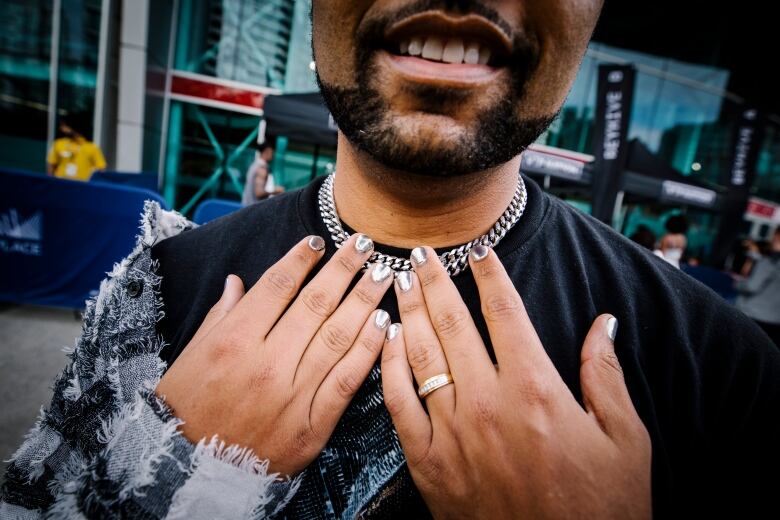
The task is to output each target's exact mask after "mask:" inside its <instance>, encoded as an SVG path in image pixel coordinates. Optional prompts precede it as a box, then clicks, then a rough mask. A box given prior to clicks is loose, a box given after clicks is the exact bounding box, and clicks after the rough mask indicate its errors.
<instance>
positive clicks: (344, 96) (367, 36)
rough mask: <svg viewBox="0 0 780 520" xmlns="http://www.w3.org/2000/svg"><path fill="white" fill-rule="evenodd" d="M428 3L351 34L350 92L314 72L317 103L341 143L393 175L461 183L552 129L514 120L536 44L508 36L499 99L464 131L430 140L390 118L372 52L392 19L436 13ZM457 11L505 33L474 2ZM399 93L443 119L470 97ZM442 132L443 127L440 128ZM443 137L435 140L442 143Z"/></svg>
mask: <svg viewBox="0 0 780 520" xmlns="http://www.w3.org/2000/svg"><path fill="white" fill-rule="evenodd" d="M440 3H441V2H438V1H436V0H421V1H420V2H417V3H415V4H413V5H411V6H408V7H407V8H405V9H403V10H402V11H401V12H398V13H395V14H393V15H391V16H389V17H386V18H382V19H377V20H373V21H371V22H367V23H366V25H365V27H364V28H362V29H361V30H359V31H358V32H357V34H356V46H355V49H356V51H355V52H356V59H355V64H356V71H355V86H354V87H342V86H337V85H331V84H329V83H328V82H326V81H324V80H323V79H322V77H321V76H320V74H319V72H317V74H316V78H317V83H318V85H319V87H320V91H321V92H322V96H323V99H324V101H325V104H326V105H327V107H328V109H329V110H330V112H331V115H332V116H333V119H334V120H335V122H336V124H337V125H338V127H339V130H340V131H341V132H342V133H343V134H344V136H345V137H346V138H347V140H349V142H350V143H351V144H352V145H353V146H355V147H356V148H358V149H359V150H361V151H363V152H365V153H367V154H368V155H370V156H371V157H372V158H373V159H374V160H376V161H378V162H379V163H380V164H382V165H384V166H386V167H388V168H391V169H394V170H399V171H406V172H409V173H413V174H416V175H423V176H433V177H452V176H461V175H466V174H469V173H473V172H478V171H483V170H488V169H490V168H494V167H496V166H498V165H500V164H503V163H506V162H507V161H509V160H511V159H512V158H514V157H516V156H517V155H518V154H520V153H521V152H522V151H523V150H525V149H526V148H527V147H528V145H530V144H531V143H533V142H534V141H535V140H536V139H537V138H538V137H539V136H540V135H541V134H542V133H543V132H544V131H545V130H546V129H547V128H548V127H549V125H550V124H551V123H552V121H553V120H554V119H555V117H556V116H557V114H551V115H549V116H545V117H539V118H522V117H520V116H519V115H518V108H519V107H520V106H521V104H522V103H523V96H524V93H525V91H526V84H527V82H528V78H529V77H530V76H531V74H533V71H534V70H535V68H536V66H537V64H538V61H539V51H538V45H536V44H535V43H534V42H533V40H531V39H529V38H528V37H527V35H525V34H520V33H515V35H514V37H513V53H512V56H511V57H510V59H509V60H507V63H509V64H510V65H508V66H507V68H508V72H509V77H510V81H508V82H507V84H506V85H505V86H504V89H503V90H504V95H501V96H493V99H492V100H491V103H490V105H489V106H488V107H487V108H485V107H484V106H482V107H479V108H476V107H475V110H474V112H475V113H477V114H478V115H476V117H475V119H474V120H473V122H472V123H471V124H470V125H468V127H461V129H460V130H459V131H458V132H457V134H456V135H455V136H454V137H449V138H446V139H445V138H437V137H436V136H435V135H433V136H432V135H430V134H431V133H430V132H421V133H420V134H418V135H412V134H413V133H414V128H413V125H412V127H411V128H410V126H409V124H408V123H406V124H404V118H403V117H400V118H398V117H397V116H395V115H394V113H393V107H392V106H391V104H390V103H389V102H388V101H386V99H385V97H384V96H383V95H382V93H381V92H380V89H379V88H378V87H377V86H376V85H375V83H376V78H377V77H379V74H378V73H377V71H376V65H375V60H374V59H373V58H374V56H375V51H376V50H377V49H380V48H382V46H383V45H384V44H385V42H384V41H383V35H384V32H385V28H386V27H388V26H389V25H390V24H392V23H393V22H394V21H395V20H398V19H401V18H403V17H405V16H407V15H408V14H411V13H414V12H422V11H424V10H427V9H432V8H435V7H439V5H438V4H440ZM461 3H462V4H467V5H463V6H461V9H462V10H463V11H464V12H475V13H478V14H481V15H482V16H485V17H486V18H488V19H489V20H491V21H493V22H494V23H497V24H499V25H501V26H503V27H506V23H505V22H503V20H502V19H500V17H499V16H498V15H497V14H496V13H495V12H494V11H492V10H491V9H489V8H487V7H485V6H484V5H483V4H482V3H480V2H477V1H465V2H461ZM403 88H404V93H405V94H408V95H409V96H410V97H411V98H413V99H415V100H418V105H419V107H420V108H419V111H420V112H422V113H425V114H433V115H441V116H447V115H448V114H450V113H454V112H456V111H457V110H458V107H460V106H463V105H464V104H465V103H468V102H469V98H470V97H471V96H472V95H473V94H472V93H469V92H465V91H462V90H458V89H451V88H443V87H436V86H431V85H419V84H410V85H406V86H404V87H403ZM441 131H442V132H444V131H445V128H442V129H441ZM442 137H443V136H442Z"/></svg>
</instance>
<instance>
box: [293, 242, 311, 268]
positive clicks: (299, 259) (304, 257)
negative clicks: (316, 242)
mask: <svg viewBox="0 0 780 520" xmlns="http://www.w3.org/2000/svg"><path fill="white" fill-rule="evenodd" d="M306 249H309V248H308V247H307V248H306ZM312 256H313V255H312V253H310V252H308V251H307V252H304V251H300V250H299V251H296V252H295V253H294V254H293V258H294V259H295V262H296V263H298V264H300V265H301V267H308V266H309V265H310V264H311V262H312Z"/></svg>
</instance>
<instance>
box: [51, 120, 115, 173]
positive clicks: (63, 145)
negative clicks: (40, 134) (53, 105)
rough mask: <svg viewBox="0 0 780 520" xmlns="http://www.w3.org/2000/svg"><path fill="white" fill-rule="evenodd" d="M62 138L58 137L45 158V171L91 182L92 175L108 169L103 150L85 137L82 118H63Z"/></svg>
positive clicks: (60, 129)
mask: <svg viewBox="0 0 780 520" xmlns="http://www.w3.org/2000/svg"><path fill="white" fill-rule="evenodd" d="M58 130H59V132H60V135H62V137H60V138H58V139H56V140H55V141H54V144H53V145H52V147H51V150H49V155H48V157H47V159H46V173H47V174H48V175H53V176H54V177H58V178H60V179H70V180H74V181H88V180H89V179H90V177H92V174H93V173H95V172H96V171H98V170H103V169H105V168H106V159H105V157H103V152H102V151H101V150H100V147H98V146H97V145H96V144H95V143H93V142H92V141H90V140H89V139H87V138H86V137H84V135H83V133H82V132H83V123H81V120H80V118H78V117H70V118H61V119H60V124H59V127H58Z"/></svg>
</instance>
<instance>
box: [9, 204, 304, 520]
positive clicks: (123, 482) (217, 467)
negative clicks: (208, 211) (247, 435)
mask: <svg viewBox="0 0 780 520" xmlns="http://www.w3.org/2000/svg"><path fill="white" fill-rule="evenodd" d="M188 227H191V224H190V223H189V222H187V221H186V220H185V219H184V218H183V217H181V216H179V215H177V214H174V213H169V212H163V211H162V210H160V208H159V206H158V205H157V204H155V203H147V207H146V208H145V212H144V218H143V220H142V233H141V236H140V237H139V239H138V244H137V246H136V248H135V249H134V250H133V252H132V253H131V254H130V255H129V256H128V257H127V258H126V259H125V260H123V261H122V262H120V263H119V264H117V265H116V266H114V270H113V271H112V272H111V273H110V274H109V276H108V278H107V279H106V280H104V281H103V282H102V283H101V287H100V292H99V294H98V296H97V297H96V298H95V299H94V300H91V301H89V302H88V303H87V310H86V314H85V319H84V324H83V329H82V334H81V336H80V337H79V338H78V340H77V342H76V346H75V348H74V349H73V350H72V352H71V353H70V357H71V362H70V363H69V364H68V366H67V367H66V368H65V369H64V370H63V372H62V373H61V374H60V375H59V377H58V378H57V380H56V381H55V384H54V396H53V397H52V400H51V403H50V405H49V407H48V408H46V409H41V413H40V416H39V419H38V421H37V423H36V425H35V426H34V427H33V428H32V430H30V432H29V433H28V434H27V436H26V438H25V440H24V442H23V443H22V445H21V446H20V447H19V449H18V450H17V451H16V453H15V454H14V455H13V457H12V459H11V461H10V465H9V466H8V469H7V471H6V474H5V479H4V483H3V485H2V488H0V519H3V520H5V519H6V518H20V519H30V518H115V517H122V518H145V519H146V518H149V519H158V518H160V519H162V518H165V519H174V518H194V519H198V518H204V519H206V518H208V519H212V518H267V517H271V516H274V515H275V514H276V513H278V512H280V511H281V510H282V508H283V507H284V506H285V505H286V504H287V503H288V502H289V500H290V499H291V498H292V496H293V495H294V493H295V492H296V490H297V488H298V483H299V480H298V479H296V480H289V479H283V478H281V477H280V476H279V475H278V474H274V473H269V472H268V461H263V460H260V459H258V458H257V457H256V456H255V455H254V454H253V453H252V452H251V451H249V450H247V449H245V448H241V447H238V446H225V445H224V444H223V443H222V442H220V441H219V440H218V439H217V438H216V437H215V438H212V439H204V440H202V441H201V442H199V443H198V444H192V443H190V442H189V441H188V440H187V439H185V438H184V437H183V436H182V435H181V433H180V431H179V428H178V427H179V425H180V424H181V421H180V420H179V419H177V418H176V417H175V416H174V415H173V414H172V413H171V410H170V409H169V408H168V407H167V406H166V405H165V403H164V402H163V401H162V400H161V399H159V398H158V397H157V396H156V395H155V394H154V391H153V390H154V388H155V387H156V386H157V383H158V382H159V379H160V377H161V376H162V374H163V372H164V370H165V364H164V363H163V362H162V361H161V360H160V358H159V355H158V354H159V351H160V349H161V348H162V346H163V342H162V340H161V338H159V337H158V336H157V333H156V330H155V324H156V322H157V320H158V319H159V318H160V317H161V316H162V302H161V301H160V299H159V284H160V279H159V277H158V276H157V275H156V274H155V271H156V266H155V265H154V262H153V261H152V259H151V254H150V249H151V246H152V245H153V244H154V243H155V242H156V241H157V240H160V239H162V238H166V237H167V236H171V235H173V234H176V233H178V232H181V231H183V230H185V229H187V228H188Z"/></svg>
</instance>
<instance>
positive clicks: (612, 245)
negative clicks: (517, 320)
mask: <svg viewBox="0 0 780 520" xmlns="http://www.w3.org/2000/svg"><path fill="white" fill-rule="evenodd" d="M321 182H322V181H321V179H319V180H316V181H314V182H313V183H311V184H310V185H309V186H307V187H306V188H304V189H303V190H300V191H295V192H290V193H286V194H284V195H281V196H277V197H274V198H272V199H269V200H267V201H264V202H261V203H258V204H256V205H253V206H250V207H248V208H245V209H242V210H241V211H238V212H236V213H234V214H231V215H229V216H227V217H224V218H222V219H219V220H217V221H214V222H211V223H209V224H206V225H204V226H202V227H200V228H197V229H194V230H191V231H186V232H184V233H182V234H181V235H178V236H176V237H173V238H170V239H167V240H164V241H162V242H160V243H159V244H157V245H156V246H155V247H154V249H153V255H154V257H155V258H156V259H158V260H159V262H160V266H159V271H158V272H159V274H161V275H162V298H163V303H164V311H165V318H164V319H163V320H162V321H161V322H160V324H159V332H160V333H161V335H162V336H163V338H164V339H165V340H166V341H167V342H168V343H169V346H168V347H166V348H165V349H164V350H163V353H162V357H163V359H165V360H166V361H169V362H170V361H172V360H175V359H176V357H177V356H178V354H179V353H180V352H181V351H182V349H183V348H184V347H185V346H186V345H187V343H188V341H189V340H190V338H191V337H192V336H193V334H194V333H195V331H196V330H197V328H198V326H199V325H200V323H201V322H202V320H203V318H204V316H205V315H206V313H207V312H208V310H209V308H210V307H211V305H213V304H214V303H215V302H216V301H217V299H218V298H219V296H220V294H221V292H222V289H223V285H224V279H225V276H226V275H227V274H229V273H233V274H236V275H238V276H240V277H241V278H242V280H243V281H244V284H245V285H246V286H247V288H249V287H250V286H252V285H253V284H254V283H255V282H256V281H257V279H258V278H259V277H260V275H261V274H262V273H263V272H264V271H265V270H266V269H267V268H268V267H270V266H271V265H272V264H273V263H274V262H276V261H277V260H278V259H279V258H281V257H282V256H283V255H284V253H286V252H287V251H288V250H289V249H290V248H291V247H292V246H293V245H294V244H295V243H296V242H297V241H299V240H300V239H302V238H303V237H305V236H306V235H309V234H318V235H321V236H323V237H328V236H329V234H328V232H327V229H326V228H325V226H324V224H323V222H322V220H321V218H320V216H319V212H318V206H317V191H318V189H319V186H320V184H321ZM526 185H527V189H528V205H527V207H526V210H525V214H524V215H523V217H522V218H521V219H520V221H519V222H518V223H517V225H515V227H514V228H513V229H512V230H511V231H510V232H509V233H508V234H507V235H506V237H504V239H503V240H502V241H501V242H500V243H499V244H498V246H496V248H495V251H496V253H497V254H498V255H499V257H500V258H501V260H502V262H503V263H504V265H505V267H506V269H507V271H508V273H509V275H510V276H511V278H512V280H514V283H515V286H516V288H517V290H518V291H519V293H520V295H521V296H522V298H523V301H524V303H525V306H526V308H527V310H528V314H529V316H530V318H531V321H532V322H533V324H534V326H535V327H536V331H537V333H538V335H539V338H540V339H541V341H542V344H543V345H544V346H545V349H546V350H547V352H548V354H549V355H550V357H551V359H552V361H553V362H554V364H555V366H556V368H557V369H558V371H559V372H560V375H561V377H562V378H563V380H564V381H565V382H566V384H567V385H568V386H569V388H570V389H571V391H572V392H573V394H574V395H575V396H576V397H577V399H579V400H580V401H581V390H580V382H579V368H580V350H581V348H582V344H583V340H584V338H585V335H586V333H587V332H588V330H589V328H590V326H591V324H592V322H593V320H594V318H595V317H596V316H597V315H599V314H601V313H611V314H613V315H615V316H616V317H617V318H618V320H619V324H620V326H619V331H618V335H617V341H616V351H617V355H618V358H619V360H620V363H621V365H622V367H623V371H624V373H625V378H626V382H627V385H628V389H629V392H630V394H631V397H632V400H633V403H634V405H635V407H636V409H637V411H638V413H639V415H640V417H641V418H642V421H643V422H644V424H645V426H646V427H647V429H648V431H649V433H650V436H651V439H652V449H653V467H652V485H653V508H654V513H655V515H656V516H657V517H669V516H682V515H688V514H694V515H695V516H697V517H700V516H707V515H708V514H723V513H726V512H729V511H733V512H735V513H739V516H741V517H745V516H752V514H758V513H759V511H761V509H760V508H762V507H767V508H768V509H765V510H764V514H766V515H767V516H775V515H776V514H777V512H776V510H777V506H776V503H777V502H776V499H775V494H776V493H778V492H780V487H779V486H778V477H777V473H778V466H777V463H778V462H780V460H778V459H780V458H779V457H778V441H780V350H778V349H777V348H776V347H775V346H774V345H773V344H772V343H771V342H770V341H769V340H768V338H767V337H766V335H764V333H763V332H762V331H761V330H759V329H758V328H757V327H756V326H755V325H754V324H753V323H752V321H751V320H749V319H747V318H746V317H745V316H744V315H743V314H741V313H740V312H738V311H736V310H735V309H734V308H732V307H731V306H729V305H728V304H727V303H726V302H725V301H723V300H722V299H721V298H720V297H718V296H717V295H715V293H713V292H711V291H710V290H709V289H707V288H706V287H704V286H703V285H701V284H699V283H698V282H696V281H694V280H693V279H691V278H689V277H688V276H687V275H686V274H684V273H682V272H681V271H679V270H677V269H675V268H673V267H671V266H670V265H669V264H667V263H666V262H664V261H663V260H661V259H659V258H656V257H654V256H653V255H652V254H650V253H649V252H647V251H646V250H644V249H643V248H640V247H638V246H636V245H635V244H634V243H632V242H630V241H629V240H627V239H625V238H624V237H622V236H621V235H619V234H618V233H616V232H614V231H613V230H612V229H610V228H609V227H607V226H605V225H603V224H601V223H600V222H598V221H596V220H594V219H593V218H591V217H589V216H587V215H585V214H583V213H581V212H579V211H578V210H576V209H574V208H571V207H570V206H568V205H567V204H565V203H563V202H561V201H560V200H558V199H556V198H554V197H551V196H549V195H547V194H545V193H544V192H542V191H541V190H540V189H539V187H538V186H537V185H536V184H535V183H534V182H533V181H531V180H530V179H526ZM453 226H457V222H453ZM326 241H327V242H328V246H327V251H326V253H327V254H326V259H327V258H329V257H330V256H331V255H332V254H333V253H334V251H335V247H334V245H333V243H332V241H330V240H326ZM377 249H378V250H380V251H383V252H387V253H390V254H395V255H398V256H404V257H408V254H409V251H406V250H400V249H397V248H392V247H387V246H384V245H382V244H377ZM322 263H324V261H323V262H322ZM322 263H321V264H320V265H322ZM454 282H455V285H456V286H457V287H458V290H459V291H460V294H461V295H462V297H463V299H464V301H465V302H466V304H467V305H468V307H469V310H470V311H471V314H472V316H473V317H474V320H475V322H476V324H477V327H478V328H479V330H480V333H481V334H482V337H483V338H484V340H485V343H486V345H488V347H489V346H490V338H489V336H488V334H487V328H486V326H485V322H484V319H483V318H482V315H481V312H480V305H479V297H478V293H477V290H476V285H475V283H474V280H473V277H472V276H471V273H470V272H468V271H467V272H465V273H462V274H460V275H459V276H457V277H455V278H454ZM380 308H382V309H385V310H386V311H388V312H389V313H390V315H391V316H392V319H393V321H398V320H399V316H398V310H397V304H396V301H395V295H394V293H393V291H392V290H390V291H388V293H387V295H386V296H385V298H384V299H383V300H382V302H381V303H380ZM383 439H384V440H388V442H389V439H395V433H394V432H393V431H392V424H391V423H390V421H389V418H388V416H387V412H386V410H385V409H384V406H383V405H382V404H381V379H380V377H379V374H378V370H375V371H374V372H373V373H372V375H371V376H369V379H368V380H367V382H366V384H365V385H364V387H363V388H362V389H361V391H360V392H359V393H358V395H357V396H356V398H355V400H354V401H353V403H352V405H351V406H350V409H349V410H348V411H347V413H346V414H345V416H344V418H342V421H341V422H340V423H339V426H338V427H337V429H336V432H334V435H333V437H332V438H331V440H330V442H329V444H328V449H327V450H325V452H323V454H322V455H321V456H320V457H319V458H318V459H317V461H315V463H314V464H313V465H314V466H316V468H315V469H312V468H310V469H309V470H307V472H306V475H305V481H304V484H303V486H302V487H301V490H300V491H299V492H298V494H297V495H296V498H295V499H294V500H295V501H294V502H293V504H292V505H291V508H290V510H289V511H290V513H289V516H291V517H293V516H294V517H297V516H301V517H305V516H307V515H308V516H311V517H317V516H318V515H321V514H323V513H322V511H329V512H330V513H331V514H335V515H338V514H340V513H341V512H342V511H343V510H344V508H345V507H347V501H348V498H349V496H350V488H351V486H352V485H353V484H354V482H353V479H354V478H355V472H356V471H357V470H358V466H359V465H360V464H364V463H365V461H367V460H371V459H370V457H371V456H372V453H371V450H372V449H374V448H373V447H375V446H380V445H381V443H382V442H384V441H383ZM378 443H379V444H378ZM366 451H368V452H369V453H364V452H366ZM339 458H346V459H349V463H344V464H342V463H336V462H334V461H338V460H339ZM464 471H467V469H465V468H464ZM485 485H490V483H489V482H486V483H485ZM387 486H388V489H392V493H391V492H387V493H384V494H383V496H389V497H391V499H386V500H384V502H377V503H375V504H374V507H373V508H372V512H373V514H374V516H379V517H381V516H385V517H393V516H396V517H397V516H399V515H401V514H413V512H418V513H419V512H420V511H424V509H421V508H424V505H423V503H422V502H421V501H420V497H419V495H418V493H417V492H416V490H415V489H414V486H413V485H412V483H411V480H410V477H409V474H408V471H407V470H406V468H405V467H404V468H402V470H401V471H399V472H398V474H396V475H395V476H394V477H393V480H392V482H389V483H388V484H387ZM385 491H387V489H386V490H385ZM477 492H478V491H477V490H475V493H477ZM318 494H319V495H322V496H323V497H325V498H324V499H323V502H322V504H323V505H322V507H323V509H322V510H320V511H317V510H316V509H317V508H318V507H320V506H319V505H318V503H319V502H318V501H317V500H309V499H307V496H308V497H309V498H311V496H314V495H318ZM369 516H370V515H369ZM761 516H763V515H761Z"/></svg>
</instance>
